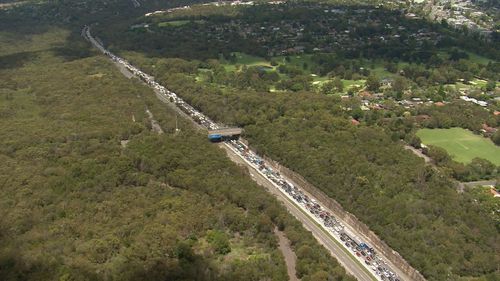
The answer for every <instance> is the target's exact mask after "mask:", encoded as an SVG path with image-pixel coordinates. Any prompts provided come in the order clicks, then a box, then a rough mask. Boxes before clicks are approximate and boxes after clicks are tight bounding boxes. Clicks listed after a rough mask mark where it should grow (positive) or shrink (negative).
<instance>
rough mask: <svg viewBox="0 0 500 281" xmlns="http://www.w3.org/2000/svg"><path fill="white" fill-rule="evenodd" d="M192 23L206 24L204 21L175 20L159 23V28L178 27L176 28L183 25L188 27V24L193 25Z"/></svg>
mask: <svg viewBox="0 0 500 281" xmlns="http://www.w3.org/2000/svg"><path fill="white" fill-rule="evenodd" d="M191 22H194V23H204V21H202V20H195V21H189V20H173V21H164V22H160V23H158V26H159V27H170V26H171V27H176V26H182V25H186V24H188V23H191Z"/></svg>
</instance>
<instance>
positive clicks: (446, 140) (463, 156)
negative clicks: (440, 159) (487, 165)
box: [417, 128, 500, 165]
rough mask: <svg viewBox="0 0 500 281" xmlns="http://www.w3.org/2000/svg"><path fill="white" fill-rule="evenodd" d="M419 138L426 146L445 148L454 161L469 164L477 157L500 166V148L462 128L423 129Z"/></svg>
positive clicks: (418, 134)
mask: <svg viewBox="0 0 500 281" xmlns="http://www.w3.org/2000/svg"><path fill="white" fill-rule="evenodd" d="M417 136H418V137H419V138H420V139H421V140H422V143H423V144H425V145H434V146H438V147H441V148H444V149H445V150H446V151H447V152H448V153H449V154H450V155H451V156H452V157H453V160H455V161H458V162H462V163H469V162H470V161H471V160H472V159H474V158H475V157H479V158H484V159H487V160H489V161H491V162H492V163H493V164H495V165H500V147H498V146H496V145H495V144H494V143H493V142H492V141H491V140H490V139H488V138H484V137H482V136H478V135H475V134H473V133H472V132H471V131H469V130H465V129H462V128H451V129H421V130H419V131H418V132H417Z"/></svg>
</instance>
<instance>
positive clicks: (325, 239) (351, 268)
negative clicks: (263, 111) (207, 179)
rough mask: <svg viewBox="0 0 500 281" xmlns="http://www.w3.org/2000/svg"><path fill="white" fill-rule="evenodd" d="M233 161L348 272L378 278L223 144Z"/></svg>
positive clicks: (365, 278) (368, 279) (361, 277)
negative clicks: (244, 168) (309, 232)
mask: <svg viewBox="0 0 500 281" xmlns="http://www.w3.org/2000/svg"><path fill="white" fill-rule="evenodd" d="M220 147H221V148H223V149H224V150H225V151H226V152H227V154H228V156H229V158H230V159H231V161H233V162H235V163H236V164H238V165H243V166H246V167H247V168H248V170H249V172H250V175H251V177H252V179H253V180H254V181H255V182H256V183H258V184H259V185H261V186H263V187H265V188H266V189H267V191H269V192H270V193H271V194H273V195H275V197H276V198H277V199H278V200H280V201H281V202H283V204H284V206H285V207H286V208H287V210H288V211H289V212H290V213H291V214H292V215H293V216H294V217H295V218H296V219H298V220H299V221H300V222H301V223H302V225H303V226H304V227H305V228H306V229H307V230H309V231H311V233H312V234H313V236H314V237H315V238H316V240H318V242H320V243H321V244H322V245H323V246H324V247H325V248H326V249H327V250H328V251H330V253H331V255H332V256H333V257H335V258H336V259H337V260H338V261H339V263H340V264H341V265H342V266H343V267H344V268H345V269H346V271H347V272H348V273H350V274H351V275H353V276H354V277H356V279H357V280H359V281H373V280H376V279H375V278H374V277H373V276H372V275H371V274H369V273H368V272H367V271H366V269H364V268H363V267H362V266H361V265H359V263H358V262H357V261H356V260H355V259H354V258H353V257H352V256H351V255H350V254H348V253H346V252H345V251H344V250H343V249H342V248H343V247H342V246H340V245H338V244H337V243H336V242H335V240H334V238H333V237H331V236H330V235H328V234H327V233H326V232H325V231H324V230H323V229H322V227H321V226H319V225H318V224H317V223H316V222H315V221H314V220H312V219H311V217H309V216H308V215H307V214H306V213H304V212H303V211H302V210H301V209H300V208H299V207H298V206H297V205H295V204H294V203H293V202H292V201H290V200H289V199H288V198H287V197H286V196H285V195H284V194H283V193H282V192H279V191H278V190H277V189H276V187H274V185H273V184H272V183H271V182H269V180H267V179H266V178H265V177H264V176H262V175H261V174H260V173H259V171H258V170H257V169H255V168H254V167H252V166H251V165H248V164H247V163H246V162H245V160H244V159H242V158H241V157H240V156H239V154H237V153H235V152H234V151H233V150H232V149H231V147H230V146H229V145H227V144H225V143H224V144H221V145H220Z"/></svg>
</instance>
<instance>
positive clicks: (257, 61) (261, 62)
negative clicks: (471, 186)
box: [221, 52, 274, 71]
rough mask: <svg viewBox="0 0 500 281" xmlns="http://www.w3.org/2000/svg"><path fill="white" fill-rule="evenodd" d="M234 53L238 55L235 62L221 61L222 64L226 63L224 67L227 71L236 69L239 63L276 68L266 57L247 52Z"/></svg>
mask: <svg viewBox="0 0 500 281" xmlns="http://www.w3.org/2000/svg"><path fill="white" fill-rule="evenodd" d="M234 55H235V56H236V61H235V62H234V63H233V62H230V61H227V60H224V61H221V64H223V65H224V68H225V69H226V70H227V71H236V66H237V65H246V66H262V67H266V68H270V69H271V68H272V69H274V67H272V66H271V64H270V63H269V62H268V61H266V60H265V59H264V58H261V57H256V56H252V55H247V54H245V53H239V52H235V53H234Z"/></svg>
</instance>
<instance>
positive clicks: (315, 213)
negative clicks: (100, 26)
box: [82, 26, 400, 281]
mask: <svg viewBox="0 0 500 281" xmlns="http://www.w3.org/2000/svg"><path fill="white" fill-rule="evenodd" d="M82 36H83V37H84V38H85V39H86V40H88V41H90V42H91V43H92V45H94V47H96V48H97V49H99V50H100V51H101V52H102V53H103V54H105V55H106V56H108V57H110V58H111V60H113V61H114V62H115V63H118V64H120V65H121V66H123V67H125V68H126V69H127V70H128V71H130V72H131V73H133V74H134V75H135V76H136V77H138V78H139V79H141V80H142V81H143V82H145V83H146V84H147V85H149V86H150V87H152V88H153V89H154V90H155V91H156V92H157V93H159V94H160V95H161V96H163V97H164V98H167V99H168V100H169V101H170V102H171V103H173V104H175V106H177V107H178V108H179V109H180V110H182V111H183V112H184V113H186V114H187V115H189V116H190V117H191V118H192V119H193V120H194V121H195V122H196V123H198V124H200V125H201V126H203V127H205V128H207V129H209V130H216V129H220V128H221V127H220V126H219V125H218V124H217V123H215V122H214V121H212V120H211V119H210V118H208V117H207V116H205V115H204V114H203V113H201V112H199V111H198V110H196V109H195V108H194V107H192V106H191V105H189V104H188V103H186V102H185V101H184V100H182V99H181V98H180V97H178V96H177V95H176V94H175V93H174V92H172V91H169V90H168V89H167V88H165V87H164V86H162V85H160V84H159V83H158V82H156V81H155V80H154V77H153V76H150V75H148V74H146V73H144V72H142V71H141V70H140V69H138V68H136V67H135V66H133V65H132V64H130V63H129V62H128V61H126V60H125V59H123V58H120V57H118V56H116V55H114V54H113V53H111V52H110V51H108V50H107V49H106V48H104V47H103V44H102V43H101V42H99V41H98V40H96V39H95V38H94V37H92V35H91V33H90V27H89V26H85V27H84V28H83V30H82ZM226 144H228V145H229V146H230V147H231V149H232V150H233V151H235V152H236V153H238V154H239V155H240V157H242V158H243V159H245V160H246V161H247V162H248V163H250V164H251V165H252V166H253V167H254V168H255V169H257V170H259V171H260V172H261V174H262V175H263V176H264V177H266V178H267V179H268V180H269V181H271V182H273V183H274V185H275V186H277V187H278V188H279V189H280V191H281V192H282V193H284V194H285V195H286V196H287V197H288V198H289V199H290V200H293V202H294V203H295V205H298V206H299V207H300V208H301V209H302V210H304V211H306V212H307V213H309V216H311V217H313V218H315V220H317V221H319V222H320V223H321V224H322V225H323V227H324V229H325V230H327V231H328V232H329V233H330V234H331V235H332V236H333V237H334V238H335V239H337V240H338V241H339V242H340V243H342V244H343V245H344V246H345V247H346V248H347V249H348V250H349V251H351V252H352V253H354V255H355V256H356V258H357V259H358V260H361V261H362V262H364V264H365V267H367V268H369V269H371V270H372V271H373V272H374V273H375V275H376V276H377V279H380V280H390V281H399V280H400V277H398V276H397V275H396V274H395V273H394V271H393V270H392V269H391V268H390V267H389V266H388V264H387V263H386V262H385V261H384V260H382V259H381V258H380V257H379V256H377V254H376V252H375V250H374V249H373V248H372V247H370V246H369V245H368V244H366V243H364V242H362V241H361V240H360V239H359V238H357V237H356V236H355V235H354V234H352V233H350V232H349V231H348V230H347V229H346V228H345V226H344V225H343V224H342V223H341V222H340V221H338V220H337V219H336V218H335V216H333V215H332V214H330V213H329V212H328V211H327V210H326V209H325V208H324V207H323V206H321V205H320V204H319V203H318V202H317V201H316V200H315V199H313V198H310V197H309V196H308V195H306V194H305V193H304V192H303V191H302V190H301V189H299V188H298V187H297V186H295V185H293V184H292V183H291V182H290V181H289V180H287V179H285V178H284V177H283V176H282V175H281V174H280V173H279V172H278V171H276V170H274V169H273V168H271V167H270V166H269V165H268V164H267V163H266V162H265V161H264V160H263V158H262V157H260V156H258V155H257V154H256V153H255V152H253V151H252V150H250V149H249V148H248V146H246V145H245V144H244V143H242V142H241V141H239V140H228V141H226Z"/></svg>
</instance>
